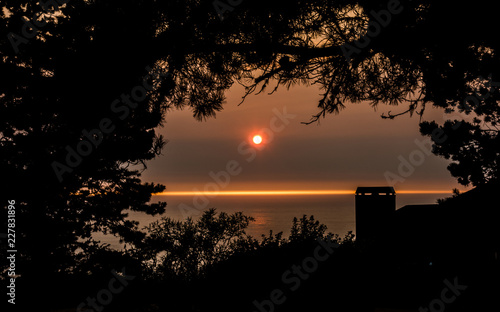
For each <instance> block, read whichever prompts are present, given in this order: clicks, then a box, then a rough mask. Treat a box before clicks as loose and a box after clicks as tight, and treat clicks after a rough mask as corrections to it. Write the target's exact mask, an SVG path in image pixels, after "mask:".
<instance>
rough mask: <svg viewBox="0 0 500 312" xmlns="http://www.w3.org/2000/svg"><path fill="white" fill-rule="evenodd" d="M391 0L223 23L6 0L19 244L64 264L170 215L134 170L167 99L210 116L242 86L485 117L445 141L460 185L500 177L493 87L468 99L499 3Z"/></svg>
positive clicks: (3, 124) (489, 69)
mask: <svg viewBox="0 0 500 312" xmlns="http://www.w3.org/2000/svg"><path fill="white" fill-rule="evenodd" d="M47 3H52V4H55V5H52V6H51V5H47ZM63 3H64V4H63ZM389 3H394V1H392V2H389V1H386V0H384V1H382V0H380V1H373V0H363V1H348V0H342V1H333V0H330V1H323V0H321V1H319V0H314V1H307V2H304V1H285V0H278V1H272V2H269V1H262V0H256V1H244V2H242V3H241V4H240V5H238V6H237V7H236V8H234V9H233V11H231V12H225V15H224V19H223V20H222V21H221V19H220V18H219V15H218V14H217V11H216V10H215V9H214V7H213V1H208V0H207V1H199V0H186V1H155V0H140V1H123V0H122V1H118V0H111V1H110V0H106V1H105V0H93V1H81V0H72V1H60V2H59V4H60V5H57V2H55V1H52V2H43V1H42V2H33V1H26V0H4V1H2V2H1V10H0V25H1V27H0V71H1V73H2V74H1V75H0V148H1V151H2V157H1V158H0V171H1V172H2V173H3V174H4V176H5V178H4V179H3V180H2V191H4V192H5V194H8V196H11V197H12V198H16V199H19V205H18V214H19V224H20V228H19V232H20V233H23V234H22V236H21V237H19V239H20V241H22V243H20V246H23V250H21V251H20V254H21V255H22V256H23V258H24V259H27V261H29V262H31V263H37V265H39V266H40V267H50V268H52V269H53V270H52V271H65V270H68V269H69V268H71V267H72V265H73V264H74V259H72V257H71V255H72V254H74V253H75V251H76V250H78V249H79V248H81V247H82V244H85V243H84V242H85V241H86V240H87V239H88V238H89V237H90V236H92V234H93V233H96V232H108V233H113V234H117V235H119V236H121V238H122V239H124V240H125V241H128V242H133V241H137V240H141V239H142V234H140V233H139V232H138V230H137V224H136V223H134V222H132V221H126V219H125V217H126V214H127V211H128V210H136V211H145V212H147V213H150V214H158V213H161V212H163V211H164V209H165V203H150V197H151V194H152V193H157V192H161V191H162V190H164V186H162V185H156V184H151V183H145V182H143V181H141V178H140V174H141V170H142V169H141V167H144V166H145V164H146V162H147V161H148V160H151V159H153V158H154V157H156V156H157V155H159V154H160V152H161V148H162V147H163V146H164V145H165V143H166V141H165V139H164V138H162V137H161V136H158V135H157V134H156V132H155V129H156V128H157V127H158V126H161V124H162V120H163V117H164V115H165V114H166V113H167V112H168V110H169V109H173V108H188V109H191V110H192V112H193V115H194V117H195V118H197V119H199V120H203V119H204V118H207V117H211V116H214V115H215V114H216V113H217V112H218V111H220V110H221V109H222V108H223V102H224V99H225V97H224V92H225V91H226V90H228V89H229V88H230V87H231V86H232V85H233V84H234V83H240V84H243V85H244V86H245V87H246V90H247V94H251V93H255V92H261V91H264V90H270V91H271V92H273V91H275V90H277V88H279V87H286V88H288V87H290V86H292V85H295V84H306V85H316V86H319V87H320V89H321V90H322V91H321V92H322V97H321V99H320V101H319V103H318V107H319V111H318V112H317V113H316V114H314V115H313V117H312V119H311V121H312V122H314V121H317V120H319V118H321V117H322V116H325V115H326V114H328V113H338V112H339V111H340V110H341V109H342V108H343V107H344V106H345V105H346V103H348V102H359V101H369V102H371V103H372V105H373V106H376V105H377V104H379V103H388V104H390V105H399V104H403V105H407V106H406V107H405V108H404V109H403V110H402V111H401V112H400V113H391V112H388V113H387V114H386V115H385V117H388V118H394V116H396V115H399V114H401V113H404V112H409V113H414V112H416V113H419V114H422V113H423V111H424V109H425V107H426V106H427V105H434V106H437V107H441V108H444V109H446V110H447V112H453V111H461V110H464V112H467V111H470V113H471V114H472V115H474V117H476V118H477V120H479V121H478V122H476V120H475V121H473V122H468V121H464V122H462V126H461V127H460V128H459V130H458V131H457V130H455V129H452V128H450V127H453V126H452V125H453V123H447V124H445V125H444V126H443V127H444V128H443V131H444V132H445V133H446V134H447V136H448V138H449V139H447V140H446V141H445V142H443V143H436V142H435V143H436V148H435V151H436V153H438V154H440V155H443V156H445V157H450V158H451V159H452V160H454V164H452V165H451V167H450V169H451V171H452V173H453V174H454V175H455V176H457V177H458V178H459V181H460V182H461V183H464V184H467V183H469V182H470V183H473V184H475V185H477V184H481V183H484V182H487V181H489V180H491V179H492V178H494V177H498V157H499V156H498V155H499V152H498V146H499V145H498V128H496V127H497V123H498V113H499V111H498V99H499V93H498V91H497V90H496V89H493V90H490V89H491V88H490V89H488V91H489V93H488V96H487V97H486V96H482V97H478V101H477V103H476V104H475V105H474V106H473V107H472V108H467V107H465V108H461V107H462V106H466V105H464V100H466V101H468V100H467V99H469V100H470V97H471V96H474V95H475V94H476V93H478V92H479V93H480V94H481V95H485V94H486V93H485V92H480V91H481V88H485V87H484V77H489V79H490V80H491V81H493V82H494V81H499V78H498V76H499V75H498V74H499V69H500V62H499V59H498V53H497V51H498V48H499V40H498V39H497V38H498V36H497V34H496V29H497V27H496V26H497V25H496V11H495V10H493V9H492V8H491V5H492V4H491V3H490V2H488V1H484V0H480V1H475V2H474V5H473V6H472V5H456V2H451V1H428V0H420V1H414V0H401V1H400V2H399V7H398V8H402V9H401V10H400V9H397V10H393V11H394V13H393V14H389V15H385V17H383V18H385V20H386V21H387V22H380V20H379V19H378V18H377V16H379V17H380V16H381V13H380V12H384V10H385V11H387V10H388V5H389ZM389 19H390V21H389ZM377 22H378V24H377ZM376 25H379V28H378V30H377V27H376ZM360 43H361V45H360ZM348 47H355V48H356V49H355V50H352V49H350V48H349V50H348V52H347V55H346V48H348ZM351 52H352V53H351ZM346 56H348V57H346ZM146 85H147V86H148V88H147V90H146V92H144V91H142V89H141V86H143V87H145V86H146ZM149 86H150V87H149ZM116 101H119V102H116ZM103 120H104V121H105V122H104V123H103ZM431 128H436V125H435V124H432V125H424V126H423V133H424V134H428V133H429V129H431ZM96 129H98V130H100V131H101V132H102V133H101V134H102V137H101V136H100V135H99V132H96V131H94V130H96ZM110 129H112V130H110ZM82 142H87V143H90V144H91V145H90V147H89V145H88V144H87V143H82ZM85 144H87V145H85ZM79 147H80V148H79ZM89 149H90V150H91V152H90V153H89V152H88V151H89ZM71 150H73V152H71ZM75 151H76V152H78V153H79V154H80V156H81V154H85V155H86V156H84V157H80V158H81V159H79V158H78V156H75V154H74V153H75ZM72 153H73V154H72ZM55 163H59V164H60V165H58V166H59V167H57V168H59V171H60V172H61V170H62V171H63V172H64V174H63V175H62V174H60V175H58V174H57V170H56V169H55V168H56V167H55V165H54V164H55ZM61 176H62V178H61ZM61 180H62V181H61ZM40 233H44V235H40ZM63 255H64V256H63ZM62 258H64V259H66V260H64V261H59V259H62ZM56 259H57V260H56ZM22 267H25V268H26V267H29V266H28V265H26V266H22ZM33 270H34V271H39V270H37V269H35V268H34V269H33Z"/></svg>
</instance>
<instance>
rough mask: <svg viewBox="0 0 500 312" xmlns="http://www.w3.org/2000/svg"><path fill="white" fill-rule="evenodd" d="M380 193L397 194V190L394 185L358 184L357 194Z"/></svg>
mask: <svg viewBox="0 0 500 312" xmlns="http://www.w3.org/2000/svg"><path fill="white" fill-rule="evenodd" d="M367 194H371V195H380V194H390V195H396V191H395V190H394V188H393V187H392V186H369V187H366V186H358V188H357V189H356V195H367Z"/></svg>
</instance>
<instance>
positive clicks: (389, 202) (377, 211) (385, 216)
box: [355, 186, 396, 241]
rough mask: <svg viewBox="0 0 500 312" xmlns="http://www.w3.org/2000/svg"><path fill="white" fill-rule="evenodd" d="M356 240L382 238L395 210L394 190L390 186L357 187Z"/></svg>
mask: <svg viewBox="0 0 500 312" xmlns="http://www.w3.org/2000/svg"><path fill="white" fill-rule="evenodd" d="M355 198H356V199H355V201H356V203H355V205H356V240H358V241H359V240H367V239H377V238H382V236H384V233H385V232H386V231H387V228H388V226H389V225H390V223H391V220H392V218H393V215H394V212H395V211H396V192H395V191H394V188H393V187H392V186H378V187H358V188H357V189H356V197H355Z"/></svg>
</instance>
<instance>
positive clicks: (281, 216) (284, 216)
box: [96, 193, 451, 248]
mask: <svg viewBox="0 0 500 312" xmlns="http://www.w3.org/2000/svg"><path fill="white" fill-rule="evenodd" d="M449 196H451V193H432V194H429V193H413V194H401V193H400V194H396V208H397V209H399V208H401V207H403V206H405V205H416V204H434V203H436V201H437V199H439V198H445V197H449ZM152 201H153V202H156V201H166V202H167V208H166V211H165V213H164V214H163V215H162V216H166V217H171V218H173V219H176V220H181V219H182V212H181V209H179V205H181V204H185V205H189V206H190V207H193V195H188V196H179V195H176V196H169V195H157V196H153V198H152ZM212 207H214V208H216V209H217V211H218V212H221V211H224V212H226V213H228V214H231V213H235V212H238V211H241V212H243V213H244V214H245V215H249V216H252V217H254V218H255V221H254V222H252V223H251V224H250V226H249V227H248V229H247V231H246V232H247V234H249V235H251V236H253V237H256V238H259V239H260V236H261V235H262V234H266V235H267V234H268V233H269V230H273V233H278V232H280V231H283V234H284V236H285V237H286V236H288V235H289V233H290V228H291V226H292V220H293V218H294V217H297V218H300V217H302V216H303V215H304V214H305V215H307V216H308V217H309V216H310V215H314V218H315V219H316V220H319V221H320V222H321V223H323V224H325V225H326V226H327V227H328V229H327V232H332V233H335V234H339V235H340V236H344V235H345V234H346V233H347V232H348V231H353V232H354V233H355V218H354V194H335V195H331V194H330V195H230V196H228V195H218V196H214V197H213V198H210V199H209V204H208V205H207V209H208V208H212ZM199 215H200V214H198V215H194V214H193V218H196V217H197V216H199ZM162 216H155V217H151V216H148V215H146V214H144V213H138V212H130V214H129V218H128V219H133V220H137V221H139V222H140V224H139V227H140V228H142V227H144V226H146V225H148V224H149V223H150V222H153V221H155V220H158V219H160V218H161V217H162ZM96 238H97V239H101V241H102V242H103V243H109V244H111V246H112V247H113V248H121V247H122V245H121V244H119V243H118V240H117V239H116V238H114V237H110V236H104V235H103V236H96Z"/></svg>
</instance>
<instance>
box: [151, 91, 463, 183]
mask: <svg viewBox="0 0 500 312" xmlns="http://www.w3.org/2000/svg"><path fill="white" fill-rule="evenodd" d="M242 95H243V89H242V88H241V87H240V86H237V87H234V88H233V89H232V90H231V91H230V92H229V94H228V98H227V103H226V105H225V108H224V110H223V111H222V112H220V113H218V114H217V117H216V118H212V119H209V120H208V121H205V122H198V121H196V120H194V118H193V117H192V114H191V112H190V111H187V110H184V111H176V110H173V111H170V112H168V113H167V116H166V123H165V125H164V127H163V128H161V129H159V132H160V133H161V134H163V135H164V136H165V138H166V139H168V140H169V141H170V142H169V143H168V144H167V145H166V147H165V149H164V150H163V155H162V156H160V157H159V158H157V159H155V160H153V161H151V162H149V163H148V170H146V171H145V172H144V173H143V177H144V179H145V181H150V182H157V183H162V184H164V185H166V187H167V192H193V191H194V192H204V191H218V192H220V191H262V190H268V191H269V190H282V191H284V190H309V191H311V190H347V191H349V190H352V191H354V190H355V189H356V187H357V186H359V185H363V186H370V185H375V186H381V185H393V186H394V187H395V189H396V191H397V192H401V191H405V190H406V191H410V190H434V191H450V190H451V189H452V188H454V187H458V188H460V189H463V188H462V187H460V186H459V185H458V184H457V183H456V180H455V179H454V178H453V177H451V176H450V174H449V172H448V171H447V169H446V166H447V164H448V162H447V161H446V160H444V159H442V158H440V157H437V156H434V155H429V152H428V150H427V151H424V149H422V146H424V147H425V144H423V145H422V144H420V145H418V144H416V143H415V140H416V139H417V140H418V141H419V142H426V141H428V139H427V138H423V137H422V136H421V135H420V134H419V131H418V123H419V119H418V116H413V117H411V118H410V117H409V116H401V117H398V118H396V119H394V120H388V119H382V118H380V115H381V113H382V112H387V111H388V110H391V111H392V113H396V112H399V111H402V110H404V109H405V108H404V107H390V106H387V105H380V106H379V107H378V109H377V111H376V112H375V111H374V110H373V109H372V108H371V107H370V106H369V105H368V104H366V103H362V104H348V105H347V108H346V109H345V110H344V111H342V112H341V113H340V114H339V115H329V116H327V117H326V118H325V119H321V120H320V123H319V124H312V125H303V124H301V122H303V121H308V120H309V118H310V116H311V115H312V114H314V113H316V112H317V107H316V105H317V102H318V99H319V90H317V89H316V88H313V87H304V86H300V87H294V88H292V89H290V90H289V91H287V90H285V89H281V90H279V91H278V92H277V93H275V94H273V95H267V93H263V94H261V95H256V96H249V97H248V98H247V99H246V101H245V102H244V103H243V104H242V105H241V106H237V104H238V103H239V102H240V99H241V96H242ZM273 109H274V111H273ZM276 110H278V111H279V112H281V113H283V111H284V110H286V113H287V114H291V115H295V117H294V118H291V117H290V116H289V118H285V120H286V121H285V122H283V121H282V120H280V119H279V118H278V119H277V118H276V113H275V111H276ZM443 116H444V115H443V113H442V111H438V110H432V109H427V111H426V115H425V116H424V119H435V120H437V121H438V122H439V123H440V122H442V121H443ZM287 122H288V124H286V123H287ZM266 128H267V130H264V131H261V130H262V129H266ZM273 130H275V131H273ZM255 134H261V135H262V136H263V138H264V142H263V143H262V144H261V146H262V148H261V149H260V150H259V149H256V148H255V145H254V144H253V143H252V142H251V138H252V136H253V135H255ZM269 136H271V138H270V137H269ZM270 139H272V141H271V142H270ZM411 155H413V156H414V161H415V162H414V163H413V164H414V165H412V163H411V162H409V164H410V165H411V167H412V168H413V169H411V170H412V172H408V171H403V172H402V173H404V175H405V176H403V175H402V174H401V172H400V171H398V167H400V166H401V163H402V159H404V161H409V160H410V156H411ZM422 155H423V156H424V157H423V158H418V157H417V156H422ZM416 161H418V162H416ZM228 165H229V166H230V167H231V166H232V165H233V166H232V167H231V168H232V169H233V172H232V174H229V173H227V172H228V169H227V166H228ZM231 168H230V169H231ZM405 170H409V169H408V168H405ZM224 172H225V173H224ZM388 172H389V173H391V174H393V175H390V176H394V175H395V176H398V177H399V178H398V179H396V180H394V179H393V180H391V181H393V183H390V181H388V179H387V174H388ZM214 176H216V177H217V176H218V177H219V181H216V179H214ZM228 176H229V180H228V179H226V178H227V177H228ZM394 181H395V182H394Z"/></svg>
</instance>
